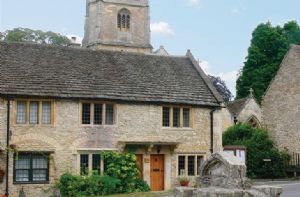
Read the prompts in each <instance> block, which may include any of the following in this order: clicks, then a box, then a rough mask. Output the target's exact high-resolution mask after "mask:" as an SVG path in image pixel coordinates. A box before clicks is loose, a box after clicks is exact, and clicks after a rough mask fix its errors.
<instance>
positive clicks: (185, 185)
mask: <svg viewBox="0 0 300 197" xmlns="http://www.w3.org/2000/svg"><path fill="white" fill-rule="evenodd" d="M180 185H181V186H182V187H188V186H189V182H188V181H182V182H180Z"/></svg>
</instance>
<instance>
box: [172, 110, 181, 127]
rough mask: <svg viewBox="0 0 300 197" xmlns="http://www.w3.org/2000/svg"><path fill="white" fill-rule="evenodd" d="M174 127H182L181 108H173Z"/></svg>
mask: <svg viewBox="0 0 300 197" xmlns="http://www.w3.org/2000/svg"><path fill="white" fill-rule="evenodd" d="M173 127H180V108H179V107H174V108H173Z"/></svg>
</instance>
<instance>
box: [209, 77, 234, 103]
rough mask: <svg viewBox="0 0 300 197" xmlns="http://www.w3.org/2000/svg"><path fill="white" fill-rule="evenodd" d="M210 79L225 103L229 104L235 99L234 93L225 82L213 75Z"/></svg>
mask: <svg viewBox="0 0 300 197" xmlns="http://www.w3.org/2000/svg"><path fill="white" fill-rule="evenodd" d="M208 77H209V79H210V80H211V82H212V83H213V85H214V86H215V88H216V89H217V91H218V92H219V93H220V95H221V96H222V98H223V99H224V101H226V102H228V101H230V100H231V99H232V98H233V95H232V93H231V92H230V90H229V89H228V88H227V86H226V84H225V82H224V81H223V80H222V79H221V78H220V77H216V76H212V75H208Z"/></svg>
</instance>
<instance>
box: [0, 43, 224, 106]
mask: <svg viewBox="0 0 300 197" xmlns="http://www.w3.org/2000/svg"><path fill="white" fill-rule="evenodd" d="M190 56H191V54H187V56H182V57H175V56H157V55H145V54H135V53H127V52H113V51H93V50H90V49H78V48H68V47H54V46H46V45H36V44H25V43H11V44H8V43H3V42H2V43H0V96H1V95H2V96H39V97H55V98H76V99H107V100H121V101H134V102H162V103H177V104H191V105H204V106H220V103H221V102H222V100H221V99H220V98H219V95H218V94H217V93H216V91H215V90H214V88H213V87H212V85H211V84H210V82H208V81H209V80H207V79H206V75H205V74H203V71H202V70H201V68H200V67H199V66H198V65H196V64H195V62H194V60H193V58H191V57H190ZM198 67H199V68H198Z"/></svg>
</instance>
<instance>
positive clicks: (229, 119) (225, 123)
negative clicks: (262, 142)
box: [222, 108, 234, 132]
mask: <svg viewBox="0 0 300 197" xmlns="http://www.w3.org/2000/svg"><path fill="white" fill-rule="evenodd" d="M233 119H234V117H233V116H232V115H231V113H230V111H229V110H228V109H227V108H223V109H222V131H223V132H224V131H226V130H227V129H228V128H229V127H231V126H232V125H233V124H234V120H233Z"/></svg>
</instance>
